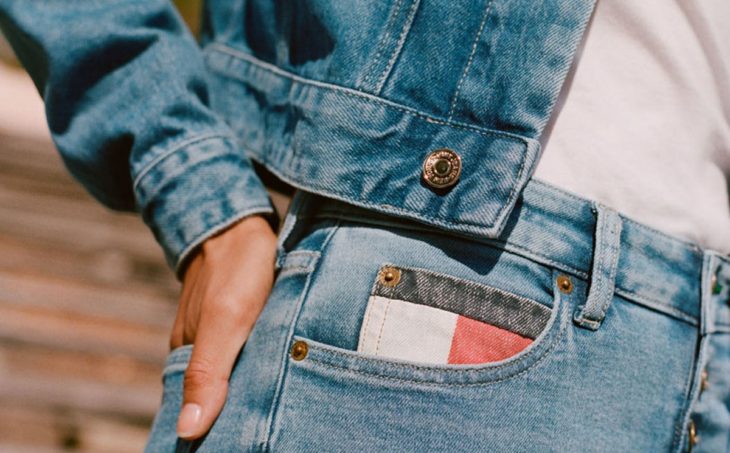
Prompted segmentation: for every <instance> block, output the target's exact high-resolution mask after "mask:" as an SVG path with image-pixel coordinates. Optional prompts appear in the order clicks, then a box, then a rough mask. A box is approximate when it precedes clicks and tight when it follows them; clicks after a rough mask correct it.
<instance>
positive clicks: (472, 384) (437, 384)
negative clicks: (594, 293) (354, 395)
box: [308, 320, 569, 387]
mask: <svg viewBox="0 0 730 453" xmlns="http://www.w3.org/2000/svg"><path fill="white" fill-rule="evenodd" d="M556 321H557V320H556ZM568 324H569V323H568V322H563V321H562V320H561V326H560V330H559V331H558V332H557V333H556V335H555V338H554V339H553V341H552V342H551V343H550V345H549V346H548V347H547V348H546V349H545V351H543V353H542V355H541V356H540V357H539V358H538V359H537V360H536V361H535V363H533V364H532V365H531V366H528V367H527V368H525V369H522V370H520V371H518V372H517V373H515V374H510V375H508V376H505V377H502V378H499V379H495V380H486V381H480V382H469V383H442V382H433V381H428V380H418V379H407V378H398V377H393V376H386V375H384V374H382V373H376V372H371V371H362V370H354V369H352V368H346V367H343V366H339V365H333V364H331V363H327V362H324V361H321V360H318V359H315V358H309V359H308V360H310V361H312V362H314V363H317V364H319V365H321V366H324V367H327V368H332V369H336V370H341V371H344V372H349V373H355V374H360V375H363V376H367V377H372V378H377V379H385V380H388V381H394V382H403V383H407V384H420V385H425V386H428V387H484V386H488V385H492V384H498V383H500V382H503V381H506V380H509V379H515V378H518V377H519V376H521V375H523V374H525V373H527V372H528V371H530V370H533V369H535V368H536V367H538V366H539V365H540V364H541V363H542V362H543V361H544V360H545V358H546V357H548V356H549V355H550V351H552V350H553V349H554V348H555V346H556V345H557V344H558V343H559V342H560V341H559V340H560V339H561V338H562V337H563V335H564V334H565V330H566V329H567V325H568ZM310 347H313V348H317V347H316V346H310ZM317 349H320V350H324V349H321V348H317ZM326 352H327V353H330V354H339V355H344V356H346V357H350V356H348V355H346V354H343V353H341V352H338V351H333V350H326ZM516 363H518V362H511V363H509V364H504V365H499V366H496V367H490V368H489V370H490V371H493V370H498V369H501V368H504V367H506V366H511V365H514V364H516ZM389 366H398V367H403V368H413V369H420V370H424V371H434V368H429V367H419V366H418V365H406V364H396V363H389ZM485 370H486V368H485ZM438 371H439V372H444V373H466V372H472V373H478V372H480V370H475V369H471V370H445V369H441V370H438Z"/></svg>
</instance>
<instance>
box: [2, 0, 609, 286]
mask: <svg viewBox="0 0 730 453" xmlns="http://www.w3.org/2000/svg"><path fill="white" fill-rule="evenodd" d="M594 2H595V0H540V1H538V0H449V1H429V0H377V1H376V0H307V1H304V0H288V1H271V0H209V1H208V2H207V4H206V6H205V12H204V24H203V38H202V40H201V43H200V44H202V46H200V45H199V43H196V42H195V40H194V39H193V38H192V37H191V35H190V34H189V32H188V31H187V29H186V28H185V26H184V24H183V22H182V21H181V19H180V18H179V16H178V14H177V13H176V12H175V10H174V8H173V6H172V5H171V3H170V2H169V1H166V0H104V1H102V0H94V1H92V0H85V1H80V0H76V1H69V0H44V1H29V0H0V28H2V30H3V32H4V33H5V35H6V37H7V38H8V40H9V42H10V43H11V45H12V47H13V48H14V49H15V51H16V53H17V55H18V57H19V58H20V60H21V62H22V63H23V65H24V66H25V67H26V69H27V70H28V71H29V72H30V74H31V76H32V77H33V79H34V81H35V84H36V86H37V88H38V90H39V91H40V93H41V95H42V96H43V99H44V100H45V103H46V112H47V116H48V121H49V125H50V130H51V133H52V136H53V139H54V141H55V143H56V145H57V147H58V149H59V150H60V152H61V154H62V156H63V159H64V162H65V164H66V165H67V166H68V168H69V170H70V171H71V172H72V173H73V175H74V176H75V177H76V178H77V179H78V180H79V181H81V182H82V183H83V184H84V185H85V186H86V188H87V189H88V190H89V191H90V192H91V193H92V194H93V195H94V196H95V197H96V198H97V199H99V200H100V201H101V202H103V203H104V204H105V205H107V206H108V207H110V208H112V209H119V210H136V211H138V212H140V213H141V215H142V217H143V218H144V220H145V222H146V223H147V224H148V225H149V226H150V228H151V229H152V231H153V232H154V234H155V237H156V238H157V240H158V241H159V243H160V244H161V245H162V247H163V249H164V250H165V254H166V257H167V259H168V262H169V264H170V265H171V267H173V268H174V269H175V270H176V271H177V272H178V275H179V274H180V271H181V270H182V267H183V264H184V262H185V258H186V257H187V256H189V254H190V251H191V250H193V249H194V247H195V246H196V245H198V244H200V243H201V242H202V241H203V240H204V239H205V238H207V237H209V236H210V235H212V234H214V233H215V232H216V231H219V230H221V229H222V228H224V227H226V226H227V225H230V224H231V223H232V222H234V221H236V220H238V219H240V218H242V217H244V216H247V215H250V214H254V213H261V214H264V215H268V216H269V218H273V215H271V214H272V212H273V210H272V207H271V204H270V201H269V198H268V196H267V192H266V191H265V189H264V187H263V186H262V184H261V182H260V180H259V179H258V177H257V175H256V174H255V172H254V170H253V168H252V165H251V160H250V159H253V160H256V161H258V162H260V163H262V164H263V165H265V166H266V167H267V168H268V169H269V170H270V171H272V172H273V173H274V174H276V175H278V176H279V177H281V178H282V179H284V180H285V181H287V182H289V183H290V184H292V185H294V186H295V187H299V188H302V189H305V190H308V191H312V192H316V193H318V194H321V195H325V196H328V197H333V198H337V199H340V200H344V201H346V202H349V203H352V204H355V205H359V206H363V207H367V208H369V209H372V210H375V211H379V212H383V213H390V214H393V215H397V216H401V217H407V218H411V219H415V220H418V221H421V222H424V223H427V224H430V225H432V226H434V227H439V228H443V229H447V230H450V231H453V232H461V233H467V234H473V235H480V236H487V237H494V236H496V235H498V234H499V233H500V232H501V231H502V230H503V229H504V228H505V223H506V219H507V217H508V214H509V213H510V211H511V210H512V208H513V206H514V204H515V200H516V198H517V197H518V195H519V194H520V192H521V190H522V188H523V187H524V185H525V183H526V182H527V181H528V179H529V178H530V176H531V174H532V172H533V170H534V168H535V164H536V162H537V160H538V157H539V154H540V146H539V143H538V139H539V136H540V134H541V132H542V129H543V128H544V126H545V124H546V122H547V121H548V119H549V116H550V112H551V110H552V108H553V105H554V103H555V100H556V98H557V96H558V93H559V91H560V88H561V86H562V84H563V80H564V78H565V75H566V73H567V72H568V69H569V66H570V64H571V60H572V57H573V54H574V53H575V50H576V47H577V45H578V43H579V41H580V39H581V35H582V33H583V31H584V29H585V26H586V23H587V21H588V19H589V17H590V15H591V12H592V10H593V6H594ZM201 47H202V50H201ZM440 148H448V149H451V150H453V151H454V152H455V153H457V154H458V155H459V156H460V157H461V162H462V169H461V175H460V177H459V180H458V183H457V184H456V185H454V186H453V187H451V188H450V189H448V190H434V189H433V188H432V187H429V186H428V184H425V183H424V180H423V176H422V171H423V170H422V169H423V162H424V159H425V158H426V157H427V156H428V155H429V153H431V152H432V151H433V150H435V149H440Z"/></svg>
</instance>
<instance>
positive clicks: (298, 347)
mask: <svg viewBox="0 0 730 453" xmlns="http://www.w3.org/2000/svg"><path fill="white" fill-rule="evenodd" d="M308 351H309V346H307V343H306V342H304V341H301V340H298V341H295V342H294V344H293V345H292V347H291V358H292V359H294V360H304V358H305V357H306V356H307V352H308Z"/></svg>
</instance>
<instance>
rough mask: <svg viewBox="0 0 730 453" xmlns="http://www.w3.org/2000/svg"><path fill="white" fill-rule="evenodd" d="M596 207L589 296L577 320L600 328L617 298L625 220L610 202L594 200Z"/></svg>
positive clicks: (579, 323) (577, 313)
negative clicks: (615, 289)
mask: <svg viewBox="0 0 730 453" xmlns="http://www.w3.org/2000/svg"><path fill="white" fill-rule="evenodd" d="M593 210H594V212H596V231H595V236H594V239H593V264H592V266H591V274H590V284H589V288H588V297H587V299H586V303H585V305H584V306H583V307H582V308H579V310H578V311H577V312H576V314H575V316H574V318H573V320H574V321H575V323H576V324H577V325H579V326H581V327H584V328H586V329H589V330H598V328H599V327H601V323H602V322H603V318H604V317H605V316H606V312H607V311H608V307H609V306H610V305H611V301H612V300H613V290H614V286H615V283H616V269H617V267H618V257H619V253H620V249H621V226H622V224H621V217H620V216H619V215H618V212H616V211H615V210H613V209H611V208H609V207H608V206H604V205H602V204H600V203H593Z"/></svg>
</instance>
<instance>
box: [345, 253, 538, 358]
mask: <svg viewBox="0 0 730 453" xmlns="http://www.w3.org/2000/svg"><path fill="white" fill-rule="evenodd" d="M550 315H551V309H550V308H549V307H547V306H545V305H543V304H541V303H538V302H536V301H533V300H530V299H527V298H525V297H522V296H519V295H517V294H513V293H511V292H508V291H505V290H502V289H499V288H494V287H491V286H488V285H484V284H480V283H476V282H472V281H467V280H462V279H459V278H456V277H452V276H449V275H445V274H440V273H436V272H433V271H429V270H426V269H415V268H405V267H400V266H392V265H384V266H382V267H381V268H380V272H379V273H378V277H377V278H376V281H375V283H374V285H373V289H372V291H371V294H370V297H369V298H368V304H367V308H366V310H365V315H364V317H363V321H362V324H361V329H360V338H359V342H358V349H357V350H358V352H362V353H366V354H371V355H376V356H381V357H386V358H392V359H399V360H407V361H414V362H424V363H433V364H479V363H489V362H497V361H500V360H505V359H508V358H510V357H512V356H514V355H516V354H518V353H519V352H520V351H522V350H524V349H525V348H527V347H528V346H529V345H530V344H531V343H532V342H533V341H534V339H535V338H537V337H538V336H539V335H540V333H542V331H543V330H544V329H545V327H546V326H547V323H548V321H549V319H550Z"/></svg>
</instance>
